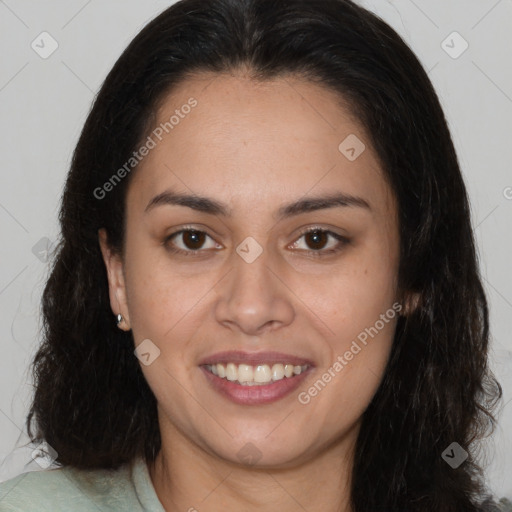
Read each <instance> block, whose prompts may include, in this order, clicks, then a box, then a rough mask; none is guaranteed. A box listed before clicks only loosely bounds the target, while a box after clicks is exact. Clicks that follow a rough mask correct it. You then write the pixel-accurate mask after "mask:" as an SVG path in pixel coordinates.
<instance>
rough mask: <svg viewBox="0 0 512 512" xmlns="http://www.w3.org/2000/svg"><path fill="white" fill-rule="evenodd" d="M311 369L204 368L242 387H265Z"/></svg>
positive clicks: (278, 366)
mask: <svg viewBox="0 0 512 512" xmlns="http://www.w3.org/2000/svg"><path fill="white" fill-rule="evenodd" d="M310 367H311V365H309V364H304V365H301V366H299V365H293V364H282V363H275V364H258V365H249V364H235V363H226V364H224V363H217V364H207V365H204V368H205V369H206V370H207V371H208V372H210V373H212V374H213V375H215V376H216V377H219V378H220V379H224V380H227V381H230V382H233V383H234V384H239V385H242V386H265V385H268V384H272V383H273V382H277V381H280V380H283V379H290V378H293V377H295V376H297V375H300V374H301V373H303V372H305V371H306V370H308V369H309V368H310Z"/></svg>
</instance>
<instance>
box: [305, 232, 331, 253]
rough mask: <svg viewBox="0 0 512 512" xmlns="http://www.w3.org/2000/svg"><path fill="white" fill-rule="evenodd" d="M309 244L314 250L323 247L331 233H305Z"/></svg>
mask: <svg viewBox="0 0 512 512" xmlns="http://www.w3.org/2000/svg"><path fill="white" fill-rule="evenodd" d="M304 236H305V240H306V241H307V245H308V246H309V247H310V248H311V249H313V250H319V249H323V248H324V247H325V245H326V244H327V242H328V240H329V234H328V233H327V232H326V231H320V230H318V231H309V232H308V233H306V234H305V235H304Z"/></svg>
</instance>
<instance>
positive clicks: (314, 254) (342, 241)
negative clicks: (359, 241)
mask: <svg viewBox="0 0 512 512" xmlns="http://www.w3.org/2000/svg"><path fill="white" fill-rule="evenodd" d="M188 232H195V233H199V234H205V235H206V236H208V237H210V235H208V233H206V232H205V231H201V230H198V229H195V228H193V227H185V228H182V229H180V230H179V231H175V232H174V233H171V234H170V235H169V236H168V237H166V238H165V240H164V242H163V245H165V247H166V248H167V250H168V251H169V252H171V253H173V254H181V255H183V256H198V255H199V254H200V253H201V252H204V250H203V249H197V250H187V251H184V250H183V249H177V248H176V247H172V246H170V242H171V240H172V239H173V238H174V237H176V236H178V235H181V234H182V233H188ZM309 233H324V234H328V235H331V236H332V237H333V238H335V239H336V240H338V242H339V244H338V246H337V247H335V248H333V249H327V250H323V249H319V250H316V251H315V250H313V249H310V250H306V251H305V252H306V253H307V254H308V255H309V256H312V257H317V258H318V257H320V258H321V257H325V256H328V255H332V254H335V253H338V252H340V251H341V250H342V249H343V248H344V246H345V245H347V244H348V243H350V239H348V238H347V237H344V236H341V235H339V234H338V233H335V232H333V231H329V230H327V229H322V228H318V227H312V228H311V227H310V228H307V229H305V230H303V231H302V232H301V233H300V234H299V236H298V238H297V239H296V241H298V240H300V239H301V238H302V237H303V236H304V235H307V234H309ZM210 238H211V237H210ZM293 243H294V244H295V243H296V242H293ZM292 245H293V244H292ZM302 250H303V249H302Z"/></svg>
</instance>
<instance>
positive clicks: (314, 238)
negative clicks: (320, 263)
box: [292, 228, 349, 256]
mask: <svg viewBox="0 0 512 512" xmlns="http://www.w3.org/2000/svg"><path fill="white" fill-rule="evenodd" d="M301 239H304V242H300V240H301ZM348 243H349V239H348V238H346V237H344V236H341V235H338V234H337V233H334V232H332V231H328V230H325V229H320V228H312V229H307V230H306V231H304V232H303V233H302V234H301V236H300V237H299V238H298V240H297V241H296V242H294V243H293V244H292V247H293V248H294V249H300V250H303V251H305V252H306V253H308V254H310V255H312V256H325V255H329V254H333V253H336V252H338V251H341V249H343V247H344V246H345V245H346V244H348Z"/></svg>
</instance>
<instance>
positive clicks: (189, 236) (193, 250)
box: [164, 228, 219, 256]
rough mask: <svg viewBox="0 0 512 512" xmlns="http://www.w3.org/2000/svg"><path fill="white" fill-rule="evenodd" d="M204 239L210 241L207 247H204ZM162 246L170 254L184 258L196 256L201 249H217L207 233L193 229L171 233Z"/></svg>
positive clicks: (216, 245)
mask: <svg viewBox="0 0 512 512" xmlns="http://www.w3.org/2000/svg"><path fill="white" fill-rule="evenodd" d="M206 239H210V240H211V242H210V246H209V247H204V244H205V240H206ZM175 240H176V241H175ZM164 245H165V246H166V247H167V249H168V250H169V251H170V252H173V253H179V254H183V255H186V256H196V255H197V254H198V253H199V252H200V250H201V249H215V248H219V247H218V244H216V243H215V242H214V241H213V239H212V238H211V237H210V236H209V235H208V234H207V233H205V232H204V231H199V230H197V229H193V228H184V229H180V230H179V231H176V232H174V233H172V234H171V235H169V236H168V237H167V238H166V239H165V240H164ZM173 246H174V247H173Z"/></svg>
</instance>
